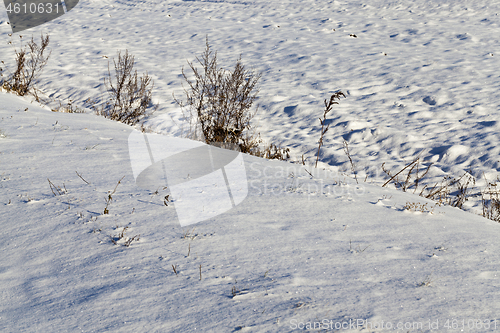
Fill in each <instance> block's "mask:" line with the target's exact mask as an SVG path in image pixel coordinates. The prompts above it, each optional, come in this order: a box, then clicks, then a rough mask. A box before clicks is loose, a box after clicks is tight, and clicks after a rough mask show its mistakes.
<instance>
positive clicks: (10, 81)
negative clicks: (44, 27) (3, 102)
mask: <svg viewBox="0 0 500 333" xmlns="http://www.w3.org/2000/svg"><path fill="white" fill-rule="evenodd" d="M20 38H22V37H21V36H20ZM40 39H41V41H40V45H38V44H37V43H36V42H35V40H34V39H33V37H31V40H30V41H28V44H27V45H26V46H24V47H22V46H21V49H20V50H19V51H18V50H16V49H15V50H14V52H15V54H16V55H15V61H16V69H15V71H14V72H13V73H11V74H10V75H9V77H8V78H7V79H5V80H2V81H1V83H2V88H4V89H5V90H7V91H12V92H14V93H16V94H17V95H19V96H24V95H26V94H28V93H32V94H33V96H35V98H36V99H37V101H38V96H37V92H36V88H35V83H36V82H37V80H38V78H39V76H40V74H41V73H42V71H43V68H44V67H45V65H47V62H48V60H49V57H50V52H49V53H48V54H47V46H48V45H49V35H46V36H45V37H44V36H43V35H41V36H40ZM9 43H10V44H11V43H12V42H9ZM2 64H4V65H5V63H4V62H3V61H2ZM0 71H1V69H0Z"/></svg>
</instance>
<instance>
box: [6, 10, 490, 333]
mask: <svg viewBox="0 0 500 333" xmlns="http://www.w3.org/2000/svg"><path fill="white" fill-rule="evenodd" d="M498 13H500V2H498V1H445V0H434V1H427V0H422V1H418V2H415V1H407V0H404V1H403V0H400V1H389V0H384V1H382V0H380V1H376V0H374V1H312V0H301V1H299V0H289V1H274V2H269V1H261V0H254V1H252V0H249V1H223V0H221V1H171V0H169V1H159V0H158V1H137V0H128V1H126V0H121V1H111V0H102V1H94V0H88V1H80V3H79V4H78V5H77V7H75V8H74V9H73V10H71V11H70V12H69V13H68V14H65V15H63V16H62V17H61V18H59V19H57V20H54V21H51V22H49V23H46V24H44V25H42V26H40V27H37V28H33V29H30V30H27V31H24V32H23V33H21V35H22V36H23V40H26V39H27V38H29V37H31V35H34V36H35V37H37V36H38V35H39V34H40V32H43V33H49V34H50V38H51V41H50V48H51V50H52V54H51V58H50V60H49V63H48V65H47V67H46V68H45V70H44V72H43V74H42V76H41V78H40V79H41V80H40V82H39V84H38V87H39V88H40V89H41V90H42V91H43V92H44V93H45V94H47V95H48V96H51V97H54V98H58V99H62V100H64V101H69V100H70V99H71V100H72V101H73V103H74V104H76V105H78V106H80V107H85V106H88V105H87V104H86V103H85V102H84V101H85V100H86V99H88V98H92V99H96V100H103V99H104V98H105V94H106V92H105V89H104V86H103V81H102V78H103V77H104V75H105V74H106V72H107V68H108V62H109V61H111V60H112V59H113V58H114V57H116V54H117V51H118V50H122V51H123V50H125V49H128V51H129V52H130V53H131V54H133V55H135V57H136V67H137V69H138V71H139V72H146V71H147V72H148V73H149V74H150V75H151V76H152V77H153V78H154V80H155V90H154V98H155V101H156V102H159V103H160V109H159V110H158V111H157V113H155V114H154V115H153V116H152V117H150V118H149V119H147V120H146V125H147V126H149V127H150V128H151V129H152V130H153V131H155V132H157V133H161V134H165V135H174V136H177V137H182V135H183V132H182V127H183V126H182V123H183V116H182V113H181V112H180V110H179V108H178V107H177V106H176V104H175V103H174V102H173V97H172V94H173V93H175V95H176V96H182V77H181V68H182V67H183V66H184V67H185V68H186V64H187V62H186V61H193V60H195V57H196V56H199V55H200V54H201V52H202V51H203V48H204V42H205V37H206V36H208V38H209V42H210V44H211V45H212V46H213V48H214V50H217V52H218V56H219V62H220V64H222V65H224V66H226V67H227V68H229V67H232V66H233V65H234V62H235V60H236V59H237V58H238V57H239V55H240V54H241V56H242V61H243V63H244V64H245V65H247V66H248V67H249V68H254V69H255V70H257V71H260V72H262V79H261V86H260V93H259V100H258V102H259V105H260V107H259V111H258V113H257V116H256V119H255V122H254V124H255V127H256V128H257V130H258V131H259V132H260V133H261V136H262V138H263V139H264V140H265V141H266V142H275V143H277V144H281V145H282V146H285V147H290V148H291V153H292V160H295V161H298V160H300V159H301V156H302V154H304V156H305V158H307V165H306V166H303V165H301V164H299V163H291V162H278V161H268V160H263V159H259V158H255V157H252V156H248V155H245V156H244V160H245V163H246V167H247V177H248V183H249V194H248V197H247V198H246V199H245V200H244V201H243V202H242V203H241V204H239V205H237V206H236V207H235V208H233V209H231V210H229V211H228V212H226V213H224V214H222V215H219V216H216V217H214V218H211V219H209V220H206V221H204V222H201V223H198V224H195V225H192V226H190V227H189V228H187V227H185V228H181V226H180V225H179V221H178V218H177V215H176V211H175V201H176V199H177V198H175V197H174V198H171V199H172V202H171V203H169V204H168V206H165V205H164V201H163V199H164V197H165V195H168V194H169V193H170V192H169V190H168V188H167V189H163V188H162V187H159V188H158V191H157V192H155V189H149V190H146V189H141V188H139V187H138V186H137V185H136V184H135V181H134V176H133V172H132V168H131V164H130V156H129V150H128V146H127V142H128V141H127V140H128V137H129V135H130V133H131V132H132V130H133V128H132V127H131V126H127V125H124V124H121V123H117V122H114V121H111V120H108V119H105V118H103V117H98V116H95V115H93V114H90V113H91V112H90V110H88V109H87V111H88V113H87V114H67V113H57V112H51V111H50V108H49V107H47V106H41V105H39V104H37V103H36V102H31V101H30V100H29V99H26V98H20V97H16V96H14V95H12V94H7V93H5V92H0V227H1V231H2V232H1V233H0V331H1V332H233V331H234V332H238V331H241V332H293V331H304V330H306V331H308V330H311V331H313V330H316V331H339V332H459V331H465V332H494V331H496V330H499V329H500V317H499V313H500V303H499V301H498V288H499V287H500V283H499V280H500V269H499V266H498V264H499V262H500V258H499V256H500V254H499V253H500V252H499V243H498V233H499V228H500V225H499V224H498V223H495V222H493V221H490V220H487V219H485V218H483V217H481V216H479V215H478V214H479V213H480V209H481V208H480V206H479V205H478V203H477V200H476V202H474V200H471V202H468V203H467V205H468V206H467V210H468V212H465V211H462V210H459V209H458V208H452V207H446V206H437V205H436V204H435V203H434V202H432V201H430V200H427V199H424V198H422V197H420V196H418V195H416V194H413V193H404V192H401V191H398V190H396V189H394V188H393V187H390V188H387V187H384V188H383V187H381V186H380V185H381V184H382V183H383V182H384V181H385V180H386V179H387V177H384V176H385V175H384V174H383V173H382V170H381V167H380V166H381V164H382V163H384V162H385V163H386V165H387V166H389V167H390V168H391V169H392V170H397V168H401V167H402V166H404V165H405V163H408V162H409V161H411V160H413V159H414V158H415V157H416V156H417V155H419V154H420V156H421V157H422V158H423V160H424V161H425V163H427V164H428V163H430V162H433V163H434V164H433V166H432V167H431V169H430V172H429V178H428V182H429V183H431V184H432V183H434V182H436V181H439V180H441V179H442V177H443V176H444V175H449V176H452V177H457V176H460V175H462V174H463V173H464V171H466V170H469V169H470V170H471V172H472V174H473V175H474V176H475V177H476V178H477V183H476V185H477V187H476V192H477V191H479V190H480V189H481V188H484V185H485V184H486V181H485V180H484V179H485V177H486V179H488V180H494V179H495V178H496V177H497V175H498V171H499V169H500V158H499V153H500V147H499V145H498V142H499V139H500V138H499V136H500V123H499V121H498V115H499V106H500V89H499V88H500V74H499V73H498V68H500V61H499V60H498V59H500V50H499V48H500V43H499V40H498V39H499V37H498V36H500V34H499V32H500V28H499V17H498ZM7 21H8V18H7V14H6V12H5V11H4V10H3V9H2V10H0V43H1V44H0V45H1V47H0V60H3V61H4V62H5V65H4V64H2V66H1V67H2V68H4V72H5V68H8V69H10V70H12V68H13V54H14V49H13V48H14V47H17V48H19V46H20V38H19V34H14V35H12V36H9V34H10V33H11V31H10V27H9V26H8V25H7V24H6V22H7ZM9 41H11V42H12V45H8V42H9ZM24 43H25V42H24ZM338 90H341V91H343V92H344V93H345V94H346V96H347V98H345V99H342V100H340V102H339V103H340V104H339V105H335V106H334V108H333V110H332V112H331V113H330V114H329V116H328V118H329V122H330V124H331V125H330V130H329V131H328V133H327V135H326V137H325V139H324V141H325V145H324V147H323V148H322V150H321V155H320V163H319V165H318V168H317V169H315V168H314V167H313V161H314V160H315V153H316V150H317V141H318V139H319V131H320V126H319V120H318V118H319V117H321V116H322V111H323V107H324V106H323V100H324V99H325V98H328V97H329V94H331V93H333V92H335V91H338ZM343 139H345V140H347V142H349V148H350V150H351V155H352V158H353V160H354V162H355V163H356V167H357V170H358V178H359V180H360V183H359V184H356V182H355V181H354V179H353V178H352V177H351V176H350V175H349V174H348V172H347V171H348V170H349V173H350V164H349V162H348V159H347V157H346V156H345V154H344V151H343V148H342V141H343ZM185 140H187V139H185ZM306 170H307V171H306ZM77 172H78V174H79V175H81V177H82V178H83V179H82V178H80V177H79V176H78V175H77ZM308 172H311V173H312V176H313V177H311V175H309V174H308ZM122 177H124V178H123V180H122V181H121V183H120V184H119V185H118V186H117V182H118V181H119V180H120V179H121V178H122ZM365 177H366V181H363V180H364V179H365ZM49 180H50V182H51V183H52V184H54V186H56V188H52V189H51V186H50V183H49ZM84 180H85V181H84ZM87 182H88V184H87ZM116 186H117V187H116ZM115 187H116V192H115V193H114V194H113V195H112V201H111V203H110V204H109V207H108V208H109V214H103V211H104V207H105V206H106V201H105V199H106V198H108V195H109V193H110V191H111V192H112V191H113V189H115ZM407 203H418V204H422V205H423V204H427V206H425V209H423V210H424V212H409V211H408V210H405V209H404V208H403V207H404V205H405V204H407ZM193 229H194V230H193ZM120 234H123V235H124V237H122V238H121V239H119V238H120V237H118V235H120ZM136 235H140V237H139V240H133V241H132V238H133V237H134V236H136ZM112 239H113V240H114V241H115V242H116V243H117V244H114V243H113V241H112ZM127 240H129V241H131V243H130V246H129V247H127V246H124V244H125V242H126V241H127ZM172 266H174V267H175V270H176V272H177V274H176V273H175V272H174V269H173V267H172ZM200 267H201V279H200ZM314 323H316V326H315V327H312V328H311V326H310V325H314ZM352 323H355V325H353V324H352ZM382 323H383V324H382ZM388 323H391V325H392V327H389V326H388ZM339 324H340V325H341V327H340V328H339V327H338V325H339ZM342 324H343V326H342ZM347 324H349V325H347ZM419 324H420V326H419ZM308 325H309V326H308ZM397 325H400V326H397ZM338 328H339V329H338Z"/></svg>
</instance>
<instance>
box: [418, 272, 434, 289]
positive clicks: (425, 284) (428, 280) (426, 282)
mask: <svg viewBox="0 0 500 333" xmlns="http://www.w3.org/2000/svg"><path fill="white" fill-rule="evenodd" d="M431 283H432V279H431V275H430V274H429V275H427V276H426V277H425V279H424V280H423V281H422V282H420V283H419V284H417V287H429V286H430V285H431Z"/></svg>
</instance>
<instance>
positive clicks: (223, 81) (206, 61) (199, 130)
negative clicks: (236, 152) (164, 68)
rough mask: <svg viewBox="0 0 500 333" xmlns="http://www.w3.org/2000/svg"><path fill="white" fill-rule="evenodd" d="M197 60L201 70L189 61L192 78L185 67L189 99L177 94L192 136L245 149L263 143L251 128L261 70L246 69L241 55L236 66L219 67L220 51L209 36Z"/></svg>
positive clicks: (186, 89)
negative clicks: (232, 67)
mask: <svg viewBox="0 0 500 333" xmlns="http://www.w3.org/2000/svg"><path fill="white" fill-rule="evenodd" d="M196 60H197V61H198V64H199V65H201V70H200V69H198V68H197V67H196V66H195V64H193V63H192V62H189V61H188V65H189V68H190V69H191V71H192V76H193V77H194V78H193V79H190V78H189V77H188V75H187V74H186V72H185V71H184V68H183V69H182V76H183V77H184V80H185V81H186V83H187V87H185V88H184V93H185V97H186V101H185V102H183V101H179V100H178V99H177V98H175V96H174V99H175V101H176V102H177V104H178V105H179V106H180V107H181V108H182V109H183V110H185V109H187V114H184V116H185V117H186V118H187V119H188V120H189V123H190V133H189V136H190V137H191V138H193V139H200V140H202V141H205V142H206V143H207V144H214V143H222V144H232V145H236V146H238V147H239V149H240V150H241V151H242V152H246V153H252V152H253V151H255V149H256V147H257V146H258V144H259V143H260V141H259V138H258V136H256V135H255V134H254V133H251V131H250V129H251V125H250V121H251V120H252V118H253V117H254V116H255V113H256V112H257V109H258V106H257V107H256V108H255V110H253V111H252V106H253V104H254V102H255V100H256V99H257V94H258V92H259V90H258V87H257V83H258V81H259V79H260V77H261V74H260V73H255V72H254V71H253V70H247V69H246V68H245V66H244V65H243V63H242V62H241V56H240V58H238V60H237V61H236V65H235V67H234V70H232V71H231V70H225V69H223V68H221V67H219V65H218V63H217V52H215V51H213V50H212V48H211V46H210V45H209V43H208V37H207V39H206V46H205V51H204V52H203V54H202V55H201V58H198V57H196ZM183 112H184V111H183Z"/></svg>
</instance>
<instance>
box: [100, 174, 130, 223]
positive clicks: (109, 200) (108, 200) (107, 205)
mask: <svg viewBox="0 0 500 333" xmlns="http://www.w3.org/2000/svg"><path fill="white" fill-rule="evenodd" d="M123 178H125V176H123V177H122V179H120V180H119V181H118V183H117V184H116V186H115V189H114V190H113V192H109V193H108V197H107V198H105V199H104V200H106V207H104V213H103V214H109V209H108V207H109V205H110V204H111V201H112V200H113V194H115V192H116V189H117V188H118V185H120V184H121V182H122V180H123Z"/></svg>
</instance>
